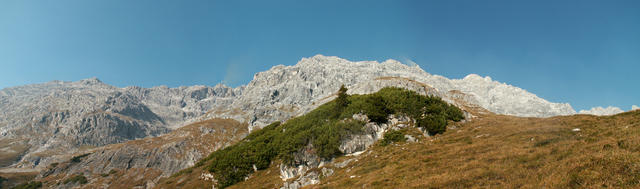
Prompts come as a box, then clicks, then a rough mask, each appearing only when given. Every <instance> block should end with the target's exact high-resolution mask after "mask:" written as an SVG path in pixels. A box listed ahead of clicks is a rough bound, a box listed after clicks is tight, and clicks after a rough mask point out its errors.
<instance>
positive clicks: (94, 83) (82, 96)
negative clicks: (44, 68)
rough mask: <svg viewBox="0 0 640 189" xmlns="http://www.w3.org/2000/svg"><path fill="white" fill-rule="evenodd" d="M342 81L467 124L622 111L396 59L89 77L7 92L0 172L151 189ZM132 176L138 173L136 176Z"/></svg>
mask: <svg viewBox="0 0 640 189" xmlns="http://www.w3.org/2000/svg"><path fill="white" fill-rule="evenodd" d="M342 85H344V86H345V87H346V88H348V89H349V90H348V94H371V93H374V92H376V91H378V90H380V89H382V88H385V87H400V88H405V89H409V90H412V91H416V92H418V93H419V94H423V95H430V96H437V97H440V98H441V99H442V100H444V101H446V102H448V103H450V104H452V105H455V106H458V107H461V108H462V109H463V110H464V112H465V117H466V118H467V120H471V119H473V118H474V117H478V116H483V115H485V114H498V115H509V116H517V117H536V118H548V117H553V116H568V115H574V114H593V115H613V114H618V113H622V112H623V111H622V110H621V109H620V108H617V107H607V108H602V107H596V108H593V109H591V110H581V111H579V112H576V111H575V110H574V109H573V108H572V107H571V105H570V104H568V103H554V102H549V101H547V100H545V99H542V98H540V97H538V96H536V95H535V94H532V93H530V92H528V91H526V90H524V89H521V88H518V87H515V86H511V85H508V84H506V83H501V82H498V81H494V80H492V79H491V78H490V77H488V76H485V77H482V76H479V75H476V74H470V75H468V76H466V77H464V78H462V79H449V78H446V77H443V76H439V75H434V74H430V73H427V72H425V71H424V70H422V69H421V68H420V67H418V66H415V65H414V66H410V65H406V64H402V63H401V62H399V61H395V60H386V61H384V62H375V61H359V62H353V61H349V60H345V59H342V58H338V57H332V56H323V55H316V56H313V57H310V58H303V59H301V60H300V61H299V62H298V63H297V64H295V65H292V66H284V65H278V66H274V67H273V68H271V69H269V70H267V71H264V72H260V73H257V74H255V76H254V78H253V80H252V81H251V82H249V83H248V84H247V85H244V86H240V87H236V88H231V87H228V86H225V85H222V84H218V85H216V86H213V87H209V86H189V87H177V88H168V87H165V86H160V87H153V88H141V87H125V88H119V87H115V86H111V85H108V84H105V83H103V82H102V81H100V80H99V79H97V78H90V79H84V80H80V81H76V82H67V81H51V82H47V83H42V84H32V85H25V86H18V87H10V88H5V89H2V90H0V136H1V138H0V152H1V153H0V154H2V155H0V168H1V169H0V173H3V174H12V173H18V172H20V173H33V174H32V177H35V178H37V179H40V180H43V181H51V182H53V181H54V180H56V179H62V178H67V177H71V176H72V175H79V174H83V175H105V174H106V175H107V176H103V177H99V176H95V177H94V176H89V183H90V184H92V185H91V186H95V187H102V186H117V185H118V184H117V183H130V185H123V186H124V187H132V186H139V187H147V188H148V187H154V186H156V184H158V182H159V180H160V179H161V178H165V177H168V176H170V175H172V174H174V173H176V172H178V171H180V170H182V169H185V168H188V167H190V166H193V165H194V164H195V163H196V162H197V161H198V160H199V159H201V158H204V157H205V156H206V155H207V154H209V153H211V152H213V151H215V150H217V149H221V148H224V147H226V146H229V145H232V144H234V143H235V142H238V141H240V140H241V139H242V138H244V137H245V136H246V135H247V134H248V133H250V132H251V131H254V130H258V129H260V128H263V127H265V126H266V125H268V124H270V123H272V122H276V121H282V122H286V121H287V120H289V119H291V118H293V117H297V116H301V115H305V114H306V113H309V112H310V111H312V110H314V109H316V108H318V107H319V106H320V105H322V104H325V103H327V102H329V101H331V100H333V99H334V98H336V97H337V91H338V89H339V88H340V87H341V86H342ZM632 108H633V109H636V108H637V107H635V106H634V107H632ZM374 138H375V137H374ZM376 140H377V139H376ZM202 141H207V142H202ZM373 142H375V140H374V141H373ZM115 174H118V175H119V176H118V177H115V176H110V175H115ZM127 175H128V176H127ZM135 175H142V176H139V177H140V178H139V179H137V180H135V179H134V180H135V181H130V179H132V178H135ZM294 175H295V174H294ZM0 176H2V175H0ZM297 176H300V175H297ZM58 177H59V178H58ZM293 177H294V176H291V178H293ZM14 179H16V178H14ZM128 179H129V180H128ZM131 183H134V184H131ZM307 184H308V183H307ZM0 185H1V183H0ZM74 186H77V185H74V184H73V183H64V184H62V185H57V187H59V188H67V187H74Z"/></svg>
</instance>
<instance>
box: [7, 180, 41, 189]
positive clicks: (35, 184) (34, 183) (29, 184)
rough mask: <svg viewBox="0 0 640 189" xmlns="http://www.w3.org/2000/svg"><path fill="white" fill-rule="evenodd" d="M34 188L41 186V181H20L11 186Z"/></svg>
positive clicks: (16, 188) (26, 188)
mask: <svg viewBox="0 0 640 189" xmlns="http://www.w3.org/2000/svg"><path fill="white" fill-rule="evenodd" d="M36 188H42V182H40V181H31V182H27V183H22V184H19V185H17V186H14V187H13V189H36Z"/></svg>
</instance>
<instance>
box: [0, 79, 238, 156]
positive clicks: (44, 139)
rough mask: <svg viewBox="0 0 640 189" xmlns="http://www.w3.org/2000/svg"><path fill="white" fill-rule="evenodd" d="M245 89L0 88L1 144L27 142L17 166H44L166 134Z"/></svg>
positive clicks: (95, 83)
mask: <svg viewBox="0 0 640 189" xmlns="http://www.w3.org/2000/svg"><path fill="white" fill-rule="evenodd" d="M241 90H242V89H241V88H238V89H232V88H229V87H226V86H223V85H218V86H215V87H205V86H192V87H178V88H167V87H154V88H148V89H147V88H140V87H126V88H117V87H113V86H110V85H107V84H104V83H102V82H101V81H100V80H98V79H96V78H91V79H85V80H81V81H77V82H63V81H52V82H48V83H43V84H34V85H25V86H19V87H11V88H6V89H3V90H0V136H1V137H0V142H2V143H7V144H8V143H12V144H13V143H15V144H16V145H26V146H27V149H26V150H25V151H24V152H23V153H20V154H17V155H16V156H17V157H15V159H17V160H18V161H17V162H13V163H15V164H14V165H13V166H14V167H20V168H42V167H43V166H42V165H44V166H46V165H48V164H50V163H52V162H53V159H52V158H54V157H56V155H59V154H68V153H75V152H78V151H80V150H81V148H85V147H96V146H103V145H107V144H114V143H121V142H125V141H129V140H134V139H140V138H145V137H150V136H159V135H161V134H164V133H167V132H169V131H171V130H173V129H175V128H179V127H180V126H182V125H185V124H186V123H190V122H193V121H197V120H198V119H197V118H199V117H200V116H201V115H203V114H205V113H206V112H207V111H209V110H211V109H216V108H220V107H223V106H226V105H229V104H231V102H232V101H233V100H234V99H235V98H236V96H237V95H236V94H241ZM10 147H11V146H10ZM7 149H9V150H10V148H2V149H0V153H3V151H2V150H7ZM33 160H37V161H33ZM7 165H9V164H4V165H1V166H7Z"/></svg>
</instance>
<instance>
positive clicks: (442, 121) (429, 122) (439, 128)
mask: <svg viewBox="0 0 640 189" xmlns="http://www.w3.org/2000/svg"><path fill="white" fill-rule="evenodd" d="M417 123H418V127H422V128H424V129H425V130H427V132H428V133H429V135H436V134H441V133H444V131H445V130H446V129H447V120H446V118H445V115H443V114H427V115H425V116H424V117H422V118H420V119H418V120H417Z"/></svg>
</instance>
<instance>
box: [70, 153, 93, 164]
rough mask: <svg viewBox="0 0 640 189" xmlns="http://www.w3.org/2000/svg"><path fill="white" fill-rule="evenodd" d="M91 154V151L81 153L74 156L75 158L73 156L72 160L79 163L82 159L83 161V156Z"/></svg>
mask: <svg viewBox="0 0 640 189" xmlns="http://www.w3.org/2000/svg"><path fill="white" fill-rule="evenodd" d="M89 154H91V153H86V154H82V155H79V156H74V157H73V158H71V162H72V163H79V162H80V161H82V158H83V157H87V156H88V155H89Z"/></svg>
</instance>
